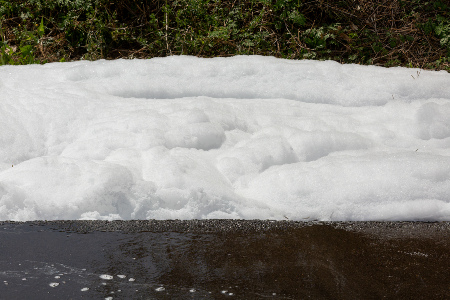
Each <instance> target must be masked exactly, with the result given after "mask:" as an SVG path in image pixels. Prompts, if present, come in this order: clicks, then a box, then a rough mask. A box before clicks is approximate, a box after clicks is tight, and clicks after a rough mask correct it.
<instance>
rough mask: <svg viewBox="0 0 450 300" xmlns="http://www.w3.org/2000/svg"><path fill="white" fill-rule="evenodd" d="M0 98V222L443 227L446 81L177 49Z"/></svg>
mask: <svg viewBox="0 0 450 300" xmlns="http://www.w3.org/2000/svg"><path fill="white" fill-rule="evenodd" d="M0 90H1V93H0V219H1V220H35V219H85V220H86V219H102V220H112V219H173V218H178V219H193V218H243V219H254V218H257V219H283V220H284V219H292V220H312V219H318V220H450V150H449V149H450V75H449V74H448V73H446V72H432V71H421V72H419V70H417V69H405V68H389V69H387V68H381V67H375V66H359V65H340V64H338V63H336V62H332V61H325V62H318V61H309V60H302V61H292V60H282V59H276V58H273V57H260V56H237V57H232V58H213V59H202V58H196V57H186V56H181V57H167V58H154V59H149V60H116V61H95V62H87V61H79V62H72V63H51V64H46V65H42V66H38V65H29V66H2V67H0Z"/></svg>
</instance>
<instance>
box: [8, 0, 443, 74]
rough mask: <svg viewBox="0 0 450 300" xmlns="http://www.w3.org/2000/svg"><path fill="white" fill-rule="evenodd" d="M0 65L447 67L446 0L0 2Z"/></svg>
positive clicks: (59, 0)
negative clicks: (256, 58) (208, 61)
mask: <svg viewBox="0 0 450 300" xmlns="http://www.w3.org/2000/svg"><path fill="white" fill-rule="evenodd" d="M0 25H1V27H0V36H1V41H0V64H2V65H4V64H30V63H46V62H54V61H72V60H79V59H88V60H96V59H116V58H151V57H156V56H168V55H195V56H200V57H215V56H232V55H240V54H241V55H242V54H244V55H253V54H258V55H270V56H275V57H281V58H289V59H305V58H308V59H319V60H327V59H332V60H336V61H339V62H342V63H358V64H373V65H381V66H406V67H420V68H425V69H445V70H450V64H449V61H450V7H449V4H448V1H418V0H414V1H394V0H384V1H383V0H382V1H375V0H369V1H364V0H346V1H326V0H322V1H320V0H317V1H300V0H229V1H219V0H170V1H169V0H166V1H143V0H136V1H124V0H116V1H114V2H113V1H106V0H91V1H88V0H74V1H70V0H53V1H45V0H0Z"/></svg>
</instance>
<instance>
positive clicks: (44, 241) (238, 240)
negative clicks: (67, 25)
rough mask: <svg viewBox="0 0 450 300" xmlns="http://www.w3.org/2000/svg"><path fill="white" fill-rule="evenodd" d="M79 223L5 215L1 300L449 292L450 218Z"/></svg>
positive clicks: (0, 226)
mask: <svg viewBox="0 0 450 300" xmlns="http://www.w3.org/2000/svg"><path fill="white" fill-rule="evenodd" d="M80 222H81V221H78V223H76V225H77V226H72V225H73V224H74V223H73V222H72V223H70V222H69V221H66V223H61V222H60V223H58V222H41V223H33V222H27V223H11V222H0V299H221V298H223V299H228V298H230V299H232V298H234V299H265V298H267V299H308V298H310V299H381V298H385V299H449V298H450V275H449V270H450V260H449V259H450V251H449V250H450V243H449V237H450V227H449V225H448V223H431V225H430V224H429V223H397V225H395V226H389V225H388V224H392V223H386V224H384V223H376V224H375V223H374V224H372V225H371V223H370V222H369V223H364V226H359V225H358V223H352V224H350V225H351V226H349V225H348V224H346V223H340V224H331V223H327V224H322V223H317V224H309V223H297V224H294V225H295V226H290V225H289V226H286V227H281V228H280V227H277V226H273V223H271V224H272V225H270V224H269V226H268V227H264V229H263V230H260V229H254V227H251V226H248V224H247V225H246V223H245V221H240V222H241V223H242V224H243V225H242V226H241V225H240V226H241V227H239V228H243V229H242V230H241V229H239V230H223V228H222V229H221V228H220V227H214V226H212V228H211V224H206V225H205V226H201V229H198V228H197V229H194V230H192V228H191V229H189V230H186V229H183V230H180V229H179V228H172V229H174V230H170V229H168V228H166V227H164V230H160V229H158V228H155V230H151V228H150V230H149V229H148V228H147V229H146V231H144V232H139V230H136V228H134V229H133V230H130V229H129V228H127V225H126V224H127V223H126V222H123V223H120V226H119V227H120V228H119V229H117V224H118V223H115V225H114V226H116V227H114V228H113V230H107V229H106V230H105V229H104V228H103V227H102V228H103V229H101V231H100V230H99V229H98V228H97V229H96V228H95V226H94V227H93V228H91V229H90V230H86V229H83V230H81V228H83V227H82V226H84V225H80V224H83V223H80ZM161 222H164V221H161ZM187 222H188V221H187ZM217 222H221V221H217ZM222 222H232V221H222ZM249 222H251V221H249ZM260 222H264V221H260ZM108 223H114V222H106V223H98V224H103V225H102V226H106V227H108V226H109V225H108ZM96 224H97V223H96ZM105 224H106V225H105ZM355 224H356V225H355ZM380 224H381V225H380ZM394 224H395V223H394ZM402 224H406V225H402ZM433 224H434V225H433ZM69 225H70V226H69ZM283 226H284V225H283ZM405 226H406V227H408V226H409V227H408V228H406V229H405ZM169 227H170V226H169ZM175 227H176V226H175ZM248 227H251V228H253V229H250V230H248ZM245 228H247V229H245ZM355 228H356V229H355ZM358 228H359V229H358ZM374 228H375V229H374Z"/></svg>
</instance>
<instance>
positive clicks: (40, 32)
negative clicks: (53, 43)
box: [37, 17, 44, 37]
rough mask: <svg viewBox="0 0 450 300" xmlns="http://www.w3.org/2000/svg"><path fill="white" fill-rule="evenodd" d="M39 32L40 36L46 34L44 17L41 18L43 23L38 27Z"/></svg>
mask: <svg viewBox="0 0 450 300" xmlns="http://www.w3.org/2000/svg"><path fill="white" fill-rule="evenodd" d="M37 30H38V34H39V36H40V37H42V36H43V35H44V17H42V18H41V25H39V27H38V29H37Z"/></svg>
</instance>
